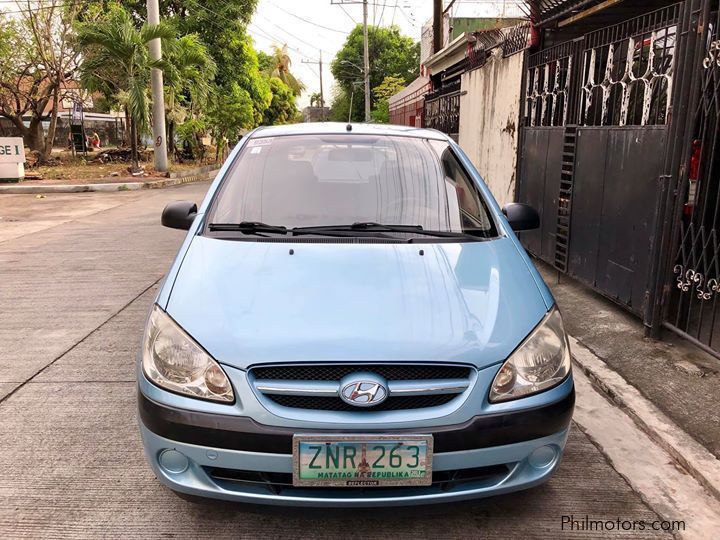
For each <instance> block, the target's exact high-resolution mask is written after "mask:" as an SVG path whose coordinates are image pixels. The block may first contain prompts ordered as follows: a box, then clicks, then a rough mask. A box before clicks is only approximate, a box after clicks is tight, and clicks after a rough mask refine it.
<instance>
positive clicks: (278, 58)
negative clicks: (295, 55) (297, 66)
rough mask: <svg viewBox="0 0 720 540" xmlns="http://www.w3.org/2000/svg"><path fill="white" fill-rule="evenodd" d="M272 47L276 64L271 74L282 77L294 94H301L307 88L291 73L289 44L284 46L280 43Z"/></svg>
mask: <svg viewBox="0 0 720 540" xmlns="http://www.w3.org/2000/svg"><path fill="white" fill-rule="evenodd" d="M272 49H273V52H272V55H271V56H272V58H273V63H274V66H273V69H272V73H270V75H271V76H273V77H277V78H278V79H280V80H281V81H282V82H284V83H285V84H286V85H287V86H289V87H290V90H292V91H293V94H295V95H296V96H299V95H300V94H301V93H302V91H303V90H305V85H304V84H303V83H302V82H300V81H299V80H298V79H296V78H295V76H294V75H293V74H292V73H290V66H291V65H292V61H291V60H290V55H289V54H288V52H287V49H288V47H287V44H286V45H283V46H282V47H279V46H278V45H273V46H272Z"/></svg>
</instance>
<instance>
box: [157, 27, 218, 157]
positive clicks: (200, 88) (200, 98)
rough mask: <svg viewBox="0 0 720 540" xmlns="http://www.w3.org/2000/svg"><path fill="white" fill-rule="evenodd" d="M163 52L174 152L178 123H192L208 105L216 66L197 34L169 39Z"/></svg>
mask: <svg viewBox="0 0 720 540" xmlns="http://www.w3.org/2000/svg"><path fill="white" fill-rule="evenodd" d="M164 53H165V60H166V62H167V69H165V87H166V88H165V95H166V96H167V100H166V108H167V120H168V121H167V126H168V137H167V139H168V145H169V148H168V150H169V151H170V153H172V152H173V151H174V146H175V125H176V123H180V122H184V121H185V120H186V119H188V118H189V119H190V120H192V119H193V118H195V116H196V115H197V113H198V112H199V111H200V110H202V109H203V108H205V106H206V105H207V104H208V100H209V97H210V91H211V88H212V84H211V83H212V80H213V79H214V78H215V73H216V71H217V67H216V65H215V62H214V61H213V59H212V56H210V53H209V52H208V50H207V47H205V44H204V43H203V42H202V41H201V40H200V37H199V36H198V35H197V34H188V35H186V36H182V37H181V38H178V39H172V40H169V41H168V42H167V44H166V46H165V50H164Z"/></svg>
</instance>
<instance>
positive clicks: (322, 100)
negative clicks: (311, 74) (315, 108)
mask: <svg viewBox="0 0 720 540" xmlns="http://www.w3.org/2000/svg"><path fill="white" fill-rule="evenodd" d="M318 63H319V64H320V66H319V68H320V118H321V119H322V120H325V94H323V87H322V51H320V60H319V62H318Z"/></svg>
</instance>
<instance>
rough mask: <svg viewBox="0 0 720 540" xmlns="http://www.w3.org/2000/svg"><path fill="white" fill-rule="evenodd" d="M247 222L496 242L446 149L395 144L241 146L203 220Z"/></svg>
mask: <svg viewBox="0 0 720 540" xmlns="http://www.w3.org/2000/svg"><path fill="white" fill-rule="evenodd" d="M247 222H253V223H255V222H257V223H262V224H263V225H268V226H281V227H286V228H288V229H291V228H296V227H316V226H332V225H337V226H342V225H350V224H353V223H372V224H382V225H396V226H397V225H405V226H414V227H422V229H423V230H431V231H444V232H457V233H465V234H472V235H474V236H480V237H486V238H487V237H492V236H496V230H495V225H494V222H493V220H492V219H491V218H490V215H489V212H488V210H487V206H486V204H485V202H484V200H483V198H482V196H481V194H480V193H479V191H478V189H477V188H476V187H475V185H474V184H473V182H472V180H471V179H470V177H469V176H468V174H467V173H466V172H465V170H464V169H463V167H462V166H461V165H460V163H459V162H458V160H457V158H456V157H455V155H454V154H453V153H452V151H451V149H450V146H449V144H448V143H447V142H445V141H438V140H432V139H423V138H418V137H402V136H374V135H373V136H366V135H355V134H347V135H294V136H282V137H265V138H253V139H251V140H249V141H248V142H247V145H246V146H245V148H243V150H242V152H241V153H240V155H239V156H238V158H237V159H236V160H235V163H233V165H232V166H231V168H230V171H229V174H228V176H227V177H226V179H225V181H224V182H223V185H222V186H221V188H220V190H219V193H218V195H217V197H216V199H215V201H214V203H213V206H212V209H211V213H210V216H209V220H208V223H211V224H224V225H226V226H227V225H231V224H239V223H247ZM211 228H212V226H211Z"/></svg>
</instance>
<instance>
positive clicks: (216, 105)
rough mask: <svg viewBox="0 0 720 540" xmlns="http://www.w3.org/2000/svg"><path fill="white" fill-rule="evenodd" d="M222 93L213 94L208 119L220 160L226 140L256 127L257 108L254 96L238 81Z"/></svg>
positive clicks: (217, 156) (237, 137)
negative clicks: (254, 104)
mask: <svg viewBox="0 0 720 540" xmlns="http://www.w3.org/2000/svg"><path fill="white" fill-rule="evenodd" d="M222 92H223V93H222V94H219V93H217V92H216V93H215V94H214V95H213V99H212V104H211V107H210V110H209V111H208V119H209V122H210V124H211V126H212V134H213V138H214V139H215V144H216V148H217V153H216V156H215V159H216V160H218V159H219V158H220V155H221V153H222V150H223V148H224V146H225V141H228V140H229V141H237V140H239V139H240V137H241V136H242V133H243V130H245V129H250V128H252V127H254V126H255V125H256V124H255V110H254V106H253V101H252V98H251V97H250V94H249V93H248V91H247V90H245V89H244V88H241V87H240V85H239V84H237V83H231V84H230V85H229V86H228V87H225V88H223V89H222Z"/></svg>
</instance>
